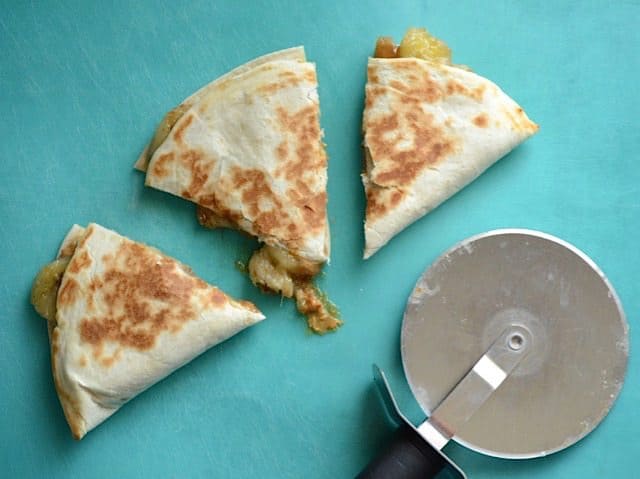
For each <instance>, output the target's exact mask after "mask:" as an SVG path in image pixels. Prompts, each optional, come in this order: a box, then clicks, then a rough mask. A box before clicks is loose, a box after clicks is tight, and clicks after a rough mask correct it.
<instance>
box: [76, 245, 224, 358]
mask: <svg viewBox="0 0 640 479" xmlns="http://www.w3.org/2000/svg"><path fill="white" fill-rule="evenodd" d="M181 272H187V271H185V269H184V268H182V267H181V266H180V265H179V263H177V262H176V261H174V260H172V259H170V258H168V257H166V256H163V255H160V256H159V255H158V254H157V253H155V252H153V251H150V250H149V249H148V248H147V247H144V246H142V245H139V244H137V243H133V242H129V241H128V242H125V243H122V244H121V245H120V246H119V248H118V251H117V254H115V255H114V257H113V258H111V259H110V261H109V262H107V263H106V264H105V272H104V274H103V276H102V278H103V279H102V286H101V289H100V292H99V294H102V295H103V299H104V301H103V304H104V306H105V307H104V310H101V311H100V314H90V315H88V316H87V317H85V318H83V319H82V320H81V321H80V337H81V339H82V340H83V341H85V342H87V343H89V344H91V345H92V346H93V352H94V355H95V356H96V359H99V360H100V361H102V363H103V364H105V365H107V364H111V363H113V361H116V360H117V355H116V356H114V357H113V358H112V359H109V357H103V350H104V347H103V345H104V343H105V342H109V343H115V344H116V345H119V346H123V347H130V348H134V349H138V350H147V349H150V348H152V347H153V346H154V344H155V341H156V338H157V336H158V335H159V334H161V333H162V332H164V331H174V332H175V331H178V330H179V329H180V328H181V327H182V325H183V324H184V323H185V322H186V321H189V320H191V319H193V318H195V317H197V315H196V311H195V310H194V308H193V306H192V305H191V304H190V298H191V297H193V296H194V293H195V291H197V290H201V289H204V288H207V285H206V283H205V282H204V281H202V280H201V279H199V278H196V277H194V276H191V275H187V276H185V275H183V274H180V273H181ZM221 294H222V293H221ZM223 299H224V300H226V299H227V298H226V296H222V297H219V298H217V300H216V301H215V302H213V301H212V305H213V306H220V305H222V304H224V301H223Z"/></svg>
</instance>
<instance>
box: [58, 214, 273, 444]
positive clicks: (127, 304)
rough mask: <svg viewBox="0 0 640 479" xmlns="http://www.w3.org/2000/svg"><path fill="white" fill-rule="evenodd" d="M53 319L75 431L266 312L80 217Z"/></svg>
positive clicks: (80, 432)
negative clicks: (85, 224)
mask: <svg viewBox="0 0 640 479" xmlns="http://www.w3.org/2000/svg"><path fill="white" fill-rule="evenodd" d="M58 255H59V257H64V256H71V259H70V261H69V264H68V266H67V267H66V270H65V271H64V273H63V276H62V279H61V282H60V286H59V289H58V293H57V312H56V316H55V321H49V337H50V341H51V361H52V370H53V377H54V382H55V386H56V390H57V392H58V396H59V397H60V402H61V404H62V408H63V410H64V414H65V416H66V418H67V421H68V422H69V426H70V427H71V432H72V434H73V437H75V438H76V439H81V438H82V437H83V436H84V435H85V434H86V433H87V432H88V431H90V430H91V429H93V428H94V427H96V426H97V425H98V424H100V423H101V422H102V421H104V420H105V419H107V418H108V417H109V416H111V415H112V414H113V413H114V412H116V411H117V410H118V409H119V408H120V406H122V405H123V404H124V403H125V402H127V401H128V400H129V399H131V398H133V397H134V396H136V395H137V394H139V393H140V392H142V391H144V390H145V389H147V388H148V387H150V386H151V385H153V384H154V383H156V382H157V381H159V380H161V379H162V378H164V377H165V376H167V375H169V374H170V373H171V372H173V371H174V370H176V369H177V368H179V367H180V366H182V365H184V364H186V363H187V362H189V361H191V360H192V359H193V358H195V357H196V356H198V355H199V354H201V353H202V352H204V351H206V350H207V349H208V348H210V347H212V346H214V345H216V344H218V343H220V342H222V341H224V340H225V339H227V338H229V337H230V336H232V335H234V334H236V333H238V332H239V331H241V330H242V329H244V328H246V327H248V326H251V325H252V324H255V323H256V322H258V321H260V320H262V319H264V316H263V315H262V314H261V313H260V311H258V310H257V309H256V307H255V306H254V305H253V304H251V303H249V302H246V301H236V300H234V299H232V298H230V297H229V296H227V295H226V294H224V293H223V292H222V291H220V290H219V289H218V288H216V287H214V286H210V285H208V284H207V283H205V282H204V281H203V280H201V279H199V278H197V277H196V276H194V274H193V273H192V272H191V270H190V269H189V268H188V267H186V266H184V265H183V264H181V263H179V262H178V261H176V260H174V259H172V258H170V257H168V256H166V255H164V254H162V253H160V252H159V251H158V250H156V249H155V248H152V247H149V246H146V245H143V244H141V243H137V242H134V241H131V240H129V239H127V238H125V237H123V236H121V235H119V234H117V233H115V232H113V231H110V230H108V229H105V228H103V227H101V226H99V225H97V224H90V225H89V226H88V227H87V228H86V229H84V228H80V227H78V226H74V228H72V230H71V231H70V232H69V234H68V235H67V237H66V238H65V240H64V242H63V244H62V246H61V248H60V251H59V253H58Z"/></svg>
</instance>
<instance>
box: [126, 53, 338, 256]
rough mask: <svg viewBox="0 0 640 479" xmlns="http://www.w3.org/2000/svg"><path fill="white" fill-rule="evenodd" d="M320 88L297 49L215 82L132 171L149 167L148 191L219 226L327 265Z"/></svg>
mask: <svg viewBox="0 0 640 479" xmlns="http://www.w3.org/2000/svg"><path fill="white" fill-rule="evenodd" d="M317 86H318V85H317V77H316V70H315V66H314V64H313V63H310V62H307V61H306V60H305V56H304V50H303V48H302V47H297V48H291V49H288V50H282V51H280V52H275V53H272V54H270V55H266V56H264V57H260V58H258V59H256V60H254V61H252V62H249V63H248V64H246V65H243V66H241V67H239V68H237V69H235V70H233V71H231V72H230V73H228V74H226V75H225V76H223V77H221V78H219V79H217V80H215V81H213V82H212V83H210V84H209V85H207V86H205V87H204V88H202V89H201V90H199V91H198V92H196V93H195V94H194V95H192V96H191V97H189V98H187V99H186V100H185V101H184V102H183V103H182V104H181V105H180V106H179V107H178V108H177V109H174V110H173V111H174V112H178V114H179V119H178V120H177V121H176V122H175V124H173V125H171V127H170V130H169V132H168V135H167V136H166V138H164V139H163V141H161V142H160V144H159V145H158V146H157V148H155V150H154V151H150V147H147V149H146V150H145V152H143V155H142V156H141V158H140V159H139V160H138V162H137V164H136V165H137V167H139V168H143V169H144V168H145V167H146V171H147V175H146V182H145V184H146V185H147V186H151V187H153V188H157V189H159V190H162V191H166V192H168V193H171V194H174V195H177V196H180V197H182V198H185V199H187V200H189V201H192V202H194V203H196V204H198V205H200V206H202V207H204V208H206V209H207V210H209V211H211V212H213V213H214V214H215V215H216V218H217V221H216V224H217V225H218V226H227V227H233V228H237V229H240V230H243V231H246V232H247V233H249V234H251V235H253V236H256V237H257V238H258V239H260V240H261V241H262V242H264V243H266V244H267V245H270V246H274V247H279V248H282V249H284V250H286V251H288V252H290V253H291V254H293V255H295V256H297V257H300V258H303V259H305V260H309V261H313V262H317V263H323V262H326V261H327V259H328V258H329V226H328V221H327V213H326V203H327V195H326V183H327V158H326V153H325V149H324V145H323V143H322V130H321V128H320V122H319V114H320V111H319V100H318V92H317ZM156 136H158V135H157V134H156ZM152 143H153V142H152ZM147 158H148V164H145V163H146V159H147Z"/></svg>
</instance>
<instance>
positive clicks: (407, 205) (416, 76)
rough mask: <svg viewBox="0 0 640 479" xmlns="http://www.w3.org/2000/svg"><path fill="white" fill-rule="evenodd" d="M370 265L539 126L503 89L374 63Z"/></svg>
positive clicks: (402, 61)
mask: <svg viewBox="0 0 640 479" xmlns="http://www.w3.org/2000/svg"><path fill="white" fill-rule="evenodd" d="M367 73H368V79H367V85H366V101H365V109H364V115H363V133H364V150H365V172H364V173H363V175H362V181H363V183H364V188H365V193H366V197H367V209H366V220H365V225H364V230H365V251H364V257H365V259H366V258H369V257H370V256H371V255H373V254H374V253H375V252H376V251H378V250H379V249H380V248H381V247H382V246H384V245H385V244H386V243H387V242H388V241H389V240H390V239H391V238H393V237H394V236H395V235H396V234H398V233H399V232H400V231H402V230H403V229H404V228H406V227H407V226H408V225H410V224H411V223H413V222H414V221H416V220H417V219H419V218H421V217H422V216H424V215H425V214H426V213H428V212H429V211H431V210H433V209H434V208H435V207H436V206H438V205H439V204H440V203H442V202H443V201H445V200H446V199H448V198H449V197H451V196H452V195H454V194H455V193H456V192H458V191H460V190H461V189H462V188H464V187H465V186H466V185H467V184H469V183H470V182H471V181H473V180H474V179H475V178H476V177H478V175H480V174H481V173H482V172H483V171H485V170H486V169H487V168H488V167H489V166H491V165H492V164H493V163H495V162H496V161H497V160H499V159H500V158H501V157H503V156H504V155H506V154H507V153H508V152H509V151H511V150H512V149H513V148H515V147H516V146H517V145H519V144H520V143H521V142H523V141H524V140H526V139H527V138H528V137H530V136H531V135H533V134H534V133H535V132H536V131H537V130H538V126H537V125H536V124H535V123H533V122H532V121H531V120H529V118H528V117H527V115H526V114H525V112H524V111H523V109H522V108H521V107H520V106H518V104H517V103H515V102H514V101H513V100H512V99H511V98H510V97H509V96H507V95H506V94H505V93H504V92H503V91H502V90H500V88H499V87H498V86H496V85H495V84H494V83H492V82H490V81H489V80H487V79H486V78H483V77H481V76H479V75H477V74H475V73H472V72H470V71H467V70H464V69H461V68H457V67H452V66H448V65H442V64H437V63H432V62H430V61H426V60H421V59H417V58H392V59H388V58H370V59H369V63H368V69H367Z"/></svg>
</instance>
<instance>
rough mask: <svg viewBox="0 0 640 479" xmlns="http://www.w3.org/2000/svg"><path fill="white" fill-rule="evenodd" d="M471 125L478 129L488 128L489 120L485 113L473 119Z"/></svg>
mask: <svg viewBox="0 0 640 479" xmlns="http://www.w3.org/2000/svg"><path fill="white" fill-rule="evenodd" d="M473 124H474V125H476V126H477V127H478V128H486V127H487V126H489V118H488V117H487V115H486V114H485V113H480V114H479V115H478V116H476V117H475V118H474V119H473Z"/></svg>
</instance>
